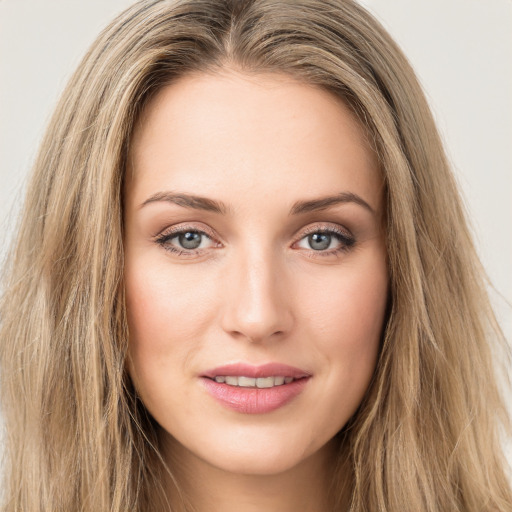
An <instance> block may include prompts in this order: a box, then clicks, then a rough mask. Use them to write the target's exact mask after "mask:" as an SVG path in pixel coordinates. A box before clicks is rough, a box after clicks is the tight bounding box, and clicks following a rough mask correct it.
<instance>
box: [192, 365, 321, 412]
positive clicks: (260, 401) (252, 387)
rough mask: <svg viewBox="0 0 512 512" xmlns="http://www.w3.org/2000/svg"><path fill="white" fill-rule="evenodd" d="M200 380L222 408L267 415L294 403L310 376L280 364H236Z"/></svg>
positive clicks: (206, 375) (215, 370)
mask: <svg viewBox="0 0 512 512" xmlns="http://www.w3.org/2000/svg"><path fill="white" fill-rule="evenodd" d="M201 377H202V378H201V381H202V383H203V385H204V388H205V390H206V391H207V393H208V394H209V395H210V396H211V397H212V398H214V399H215V401H216V402H217V403H219V404H220V405H222V406H223V407H226V408H228V409H231V410H232V411H235V412H238V413H243V414H266V413H270V412H272V411H275V410H277V409H280V408H281V407H284V406H285V405H287V404H288V403H290V402H292V401H293V400H295V399H296V398H297V397H298V396H299V395H300V394H301V393H302V392H303V391H304V389H305V387H306V386H307V383H308V382H309V381H310V378H311V377H312V375H311V374H310V373H308V372H305V371H304V370H301V369H299V368H294V367H293V366H288V365H284V364H280V363H268V364H264V365H261V366H253V365H249V364H244V363H237V364H229V365H225V366H220V367H217V368H214V369H212V370H209V371H207V372H205V373H204V374H202V375H201Z"/></svg>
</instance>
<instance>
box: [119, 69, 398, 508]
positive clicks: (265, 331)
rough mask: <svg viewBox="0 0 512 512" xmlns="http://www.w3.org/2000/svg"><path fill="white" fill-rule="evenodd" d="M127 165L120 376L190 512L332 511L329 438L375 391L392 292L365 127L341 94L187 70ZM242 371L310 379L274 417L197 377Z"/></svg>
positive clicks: (379, 191) (155, 111)
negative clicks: (313, 204)
mask: <svg viewBox="0 0 512 512" xmlns="http://www.w3.org/2000/svg"><path fill="white" fill-rule="evenodd" d="M129 162H130V163H129V167H130V168H129V172H128V179H127V182H126V190H125V228H126V231H125V232H126V238H125V254H126V260H125V265H126V267H125V286H126V301H127V312H128V320H129V329H130V353H129V362H128V369H129V373H130V375H131V377H132V379H133V381H134V383H135V386H136V389H137V391H138V393H139V394H140V396H141V398H142V400H143V402H144V404H145V405H146V407H147V409H148V410H149V412H150V413H151V414H152V416H153V417H154V418H155V419H156V421H157V422H158V424H159V425H160V428H161V432H160V435H161V439H162V444H163V446H164V454H165V457H166V458H167V461H168V463H169V465H170V466H171V468H179V470H177V471H174V473H175V474H176V475H177V478H178V480H179V483H180V486H181V487H182V488H184V489H185V490H186V492H187V493H188V495H189V497H190V501H191V502H192V504H193V505H194V506H195V507H196V508H197V510H198V511H202V510H209V511H211V510H223V511H224V512H225V511H228V512H229V511H231V510H233V511H234V510H244V511H246V512H250V511H253V510H254V511H256V510H258V511H260V510H265V511H267V512H268V511H273V510H275V511H280V512H285V511H288V510H289V511H292V510H293V511H296V510H301V511H304V512H307V511H315V512H319V511H321V510H328V508H329V503H328V498H326V496H327V494H328V493H327V486H328V484H329V475H330V474H331V472H332V464H333V462H334V458H333V451H334V447H335V441H333V437H334V436H335V434H336V433H337V432H338V431H339V430H340V429H341V428H342V427H343V426H344V425H345V424H346V422H347V421H348V420H349V419H350V417H351V416H352V415H353V414H354V412H355V411H356V409H357V407H358V406H359V404H360V403H361V400H362V399H363V396H364V394H365V392H366V390H367V388H368V385H369V383H370V380H371V377H372V375H373V372H374V369H375V365H376V360H377V355H378V350H379V344H380V339H381V334H382V329H383V324H384V320H385V309H386V300H387V294H388V272H387V265H386V250H385V239H384V233H383V230H382V212H383V207H384V204H383V184H382V179H381V175H380V172H379V166H378V162H377V159H376V157H375V155H374V154H373V152H372V151H371V150H370V148H369V145H368V144H367V142H366V139H365V135H364V131H363V129H362V128H361V126H360V125H359V123H358V121H357V120H356V119H355V117H354V115H353V114H352V113H351V111H350V110H349V109H348V107H347V106H346V105H345V104H344V103H343V102H342V101H341V100H339V99H337V98H335V97H334V96H333V95H331V94H330V93H328V92H326V91H323V90H321V89H319V88H316V87H313V86H309V85H305V84H303V83H299V82H297V81H296V80H294V79H293V78H291V77H288V76H286V75H277V74H259V75H245V74H243V73H240V72H237V71H234V70H224V71H222V72H221V73H218V74H214V75H213V74H193V75H187V76H185V77H182V78H180V79H179V80H178V81H176V82H174V83H173V84H171V85H169V86H166V87H165V88H164V89H162V90H161V91H160V92H159V93H158V94H157V95H156V96H155V97H154V98H153V99H152V100H151V102H150V103H149V104H148V106H147V108H146V110H145V112H144V113H143V115H142V117H141V119H140V122H139V124H138V126H137V128H136V130H135V133H134V138H133V142H132V146H131V150H130V155H129ZM165 192H173V193H180V194H193V195H196V196H201V197H205V198H209V199H211V200H215V201H222V202H223V203H224V204H225V206H226V209H227V211H226V212H225V213H223V214H221V213H217V212H213V211H206V210H202V209H196V208H190V207H185V206H180V205H177V204H174V203H173V202H171V201H167V200H164V199H161V200H159V198H158V194H159V193H165ZM340 193H345V196H344V197H345V201H343V202H338V203H336V204H332V205H331V206H330V207H325V208H323V209H319V210H315V211H304V212H302V213H296V214H292V215H291V214H290V210H291V209H292V207H293V205H294V204H295V203H296V202H297V201H304V200H314V199H318V198H323V197H326V196H336V195H339V194H340ZM155 194H156V195H157V196H155ZM347 194H353V195H357V196H358V197H359V198H361V200H362V201H364V202H365V203H366V206H365V205H364V204H363V203H362V201H359V202H358V201H357V200H352V199H353V198H354V197H355V196H348V195H347ZM150 198H153V200H152V201H150V202H147V201H148V199H150ZM182 228H183V229H184V230H185V231H187V230H188V231H189V232H190V231H194V230H195V231H196V232H199V231H201V232H205V233H206V234H207V236H205V235H194V236H196V237H199V238H198V239H199V240H200V243H201V245H200V246H199V248H198V249H197V250H195V251H194V250H188V249H183V238H181V239H180V238H179V237H178V235H176V234H175V233H174V232H173V233H170V232H171V231H172V230H173V229H182ZM332 229H337V230H338V231H339V232H341V233H342V234H343V239H342V240H341V241H340V239H339V238H338V237H337V236H336V235H335V234H333V233H331V235H330V238H329V237H328V234H327V238H325V237H324V238H323V239H322V240H323V241H325V242H326V243H327V244H328V247H327V248H324V246H321V247H320V246H319V245H318V244H317V245H314V248H312V247H313V246H312V239H311V237H309V238H308V236H309V235H311V234H312V233H317V235H316V236H317V237H318V232H319V231H320V232H322V231H324V232H325V231H328V230H332ZM320 236H321V234H320ZM159 237H160V238H159ZM165 237H167V238H165ZM347 239H350V240H352V241H351V242H350V243H349V242H347ZM196 240H197V238H196ZM180 244H181V245H180ZM319 247H320V248H319ZM173 248H174V249H177V250H181V251H182V253H181V254H179V253H176V252H172V249H173ZM183 251H184V252H183ZM239 362H246V363H250V364H253V365H260V364H264V363H268V362H280V363H285V364H288V365H291V366H294V367H297V368H300V369H302V370H304V371H307V372H308V373H309V374H310V375H311V378H310V379H309V380H308V382H307V383H306V385H305V387H304V389H303V391H302V393H300V394H299V395H298V396H297V397H295V398H294V399H293V400H292V401H291V402H289V403H287V404H286V405H284V406H283V407H280V408H278V409H277V410H275V411H272V412H269V413H265V414H243V413H240V412H237V411H233V410H231V409H229V408H227V407H225V406H224V405H222V404H220V403H219V402H218V401H216V400H215V399H214V398H212V397H211V396H210V395H209V394H208V393H207V392H206V391H205V388H204V386H203V385H202V379H201V378H200V376H201V374H202V372H205V371H206V370H208V369H211V368H215V367H218V366H220V365H225V364H228V363H239ZM196 482H201V485H200V486H198V485H195V483H196ZM169 492H170V495H171V498H172V491H171V490H170V491H169Z"/></svg>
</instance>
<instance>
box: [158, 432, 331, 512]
mask: <svg viewBox="0 0 512 512" xmlns="http://www.w3.org/2000/svg"><path fill="white" fill-rule="evenodd" d="M165 451H166V455H168V456H167V457H166V460H167V461H168V463H169V466H170V467H171V470H172V468H178V469H176V470H174V471H172V472H173V475H174V477H175V478H176V483H175V484H173V483H171V482H168V483H169V485H168V489H169V499H170V502H171V503H172V504H173V505H175V504H176V503H177V502H180V501H181V502H182V503H183V496H184V497H185V501H186V502H187V503H188V504H187V505H184V504H182V506H181V509H182V511H183V512H185V511H186V512H188V511H189V510H193V511H194V512H211V511H212V510H222V511H223V512H239V511H240V510H243V511H244V512H261V511H262V510H264V511H265V512H296V511H297V510H300V511H301V512H330V511H332V510H333V506H334V505H333V503H334V502H333V498H332V497H331V495H330V484H331V481H332V476H333V471H334V467H335V456H334V453H335V452H336V450H335V447H334V441H331V443H329V444H328V445H326V446H324V447H323V448H322V449H321V450H320V451H318V452H316V453H315V454H313V455H312V456H310V457H309V458H307V459H305V460H303V461H301V462H300V463H299V464H298V465H296V466H294V467H293V468H290V469H288V470H286V471H283V472H280V473H277V474H265V475H259V474H240V473H232V472H229V471H224V470H223V469H221V468H218V467H215V466H212V465H211V464H209V463H208V462H205V461H204V460H202V459H199V458H198V457H196V456H195V455H193V454H191V453H190V452H189V451H188V450H186V448H184V447H183V446H181V445H179V444H178V443H176V442H172V441H171V442H170V443H167V447H166V450H165ZM171 451H172V454H171ZM177 488H179V489H180V491H181V492H180V493H178V491H177ZM181 493H183V494H181ZM173 510H175V509H174V508H173Z"/></svg>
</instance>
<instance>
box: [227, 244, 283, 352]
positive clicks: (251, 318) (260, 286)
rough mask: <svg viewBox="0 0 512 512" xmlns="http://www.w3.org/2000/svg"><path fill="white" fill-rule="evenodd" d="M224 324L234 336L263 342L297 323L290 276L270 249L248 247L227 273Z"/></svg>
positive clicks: (274, 338)
mask: <svg viewBox="0 0 512 512" xmlns="http://www.w3.org/2000/svg"><path fill="white" fill-rule="evenodd" d="M222 293H223V295H224V298H225V302H224V305H225V307H224V311H223V316H222V328H223V329H224V331H225V332H227V333H229V334H230V335H231V336H232V337H234V338H239V339H246V340H248V341H250V342H252V343H263V342H266V341H269V340H276V339H279V338H283V337H284V336H286V335H287V334H288V333H289V332H290V330H291V328H292V324H293V315H292V311H291V307H290V306H291V297H290V290H289V289H288V287H287V277H286V275H285V272H283V269H282V268H280V266H279V262H278V261H277V259H276V258H275V257H273V256H272V254H271V252H270V251H266V252H265V251H262V250H255V251H252V252H249V251H246V252H245V253H244V254H240V255H239V256H237V257H236V262H235V263H234V264H233V262H231V265H230V268H229V270H228V271H227V272H226V274H225V281H224V289H223V292H222Z"/></svg>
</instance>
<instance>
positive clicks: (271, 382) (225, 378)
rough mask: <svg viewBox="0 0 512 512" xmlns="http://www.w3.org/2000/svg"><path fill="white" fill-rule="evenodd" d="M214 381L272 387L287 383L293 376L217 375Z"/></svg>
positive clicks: (240, 385) (239, 385)
mask: <svg viewBox="0 0 512 512" xmlns="http://www.w3.org/2000/svg"><path fill="white" fill-rule="evenodd" d="M214 380H215V382H218V383H221V384H224V383H225V384H227V385H228V386H238V387H241V388H259V389H263V388H267V389H268V388H273V387H274V386H282V385H283V384H289V383H290V382H292V381H293V380H294V378H293V377H283V376H277V377H273V376H270V377H258V378H255V377H244V376H240V377H237V376H234V375H218V376H216V377H215V379H214Z"/></svg>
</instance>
